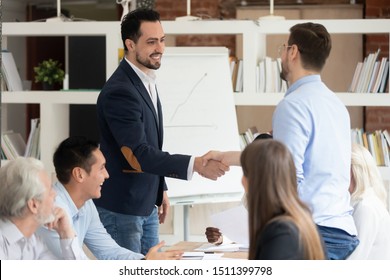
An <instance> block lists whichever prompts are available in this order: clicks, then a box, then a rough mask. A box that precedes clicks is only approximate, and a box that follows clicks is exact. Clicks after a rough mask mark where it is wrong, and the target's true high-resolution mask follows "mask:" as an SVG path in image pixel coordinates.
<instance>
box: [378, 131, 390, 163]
mask: <svg viewBox="0 0 390 280" xmlns="http://www.w3.org/2000/svg"><path fill="white" fill-rule="evenodd" d="M380 137H381V139H380V141H381V146H382V151H383V160H384V162H383V164H384V166H390V155H389V154H390V153H389V145H387V142H386V139H385V136H384V134H383V133H381V134H380Z"/></svg>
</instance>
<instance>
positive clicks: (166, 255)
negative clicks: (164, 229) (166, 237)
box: [145, 241, 183, 260]
mask: <svg viewBox="0 0 390 280" xmlns="http://www.w3.org/2000/svg"><path fill="white" fill-rule="evenodd" d="M164 245H165V242H164V241H161V242H160V243H158V244H157V245H156V246H154V247H152V248H150V250H149V252H148V253H147V254H146V256H145V259H147V260H179V259H180V258H181V256H182V255H183V252H182V251H179V250H175V251H165V252H159V251H158V250H159V249H161V248H162V247H163V246H164Z"/></svg>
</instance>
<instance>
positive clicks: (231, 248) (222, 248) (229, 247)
mask: <svg viewBox="0 0 390 280" xmlns="http://www.w3.org/2000/svg"><path fill="white" fill-rule="evenodd" d="M239 250H240V244H222V245H214V244H208V243H205V244H203V245H201V246H200V247H198V248H196V249H195V251H201V252H237V251H239Z"/></svg>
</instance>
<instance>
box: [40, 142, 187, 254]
mask: <svg viewBox="0 0 390 280" xmlns="http://www.w3.org/2000/svg"><path fill="white" fill-rule="evenodd" d="M53 161H54V166H55V170H56V173H57V178H58V180H59V182H56V183H55V185H54V189H55V190H56V192H57V197H56V204H57V205H58V206H60V207H61V208H63V209H64V210H65V211H66V212H67V214H68V216H69V218H70V220H71V221H72V225H73V228H74V230H75V231H76V233H77V236H78V240H79V246H80V247H82V246H83V243H84V244H85V245H86V246H87V247H88V249H89V250H90V251H91V252H92V254H93V255H94V256H95V257H96V258H97V259H116V260H119V259H122V260H128V259H135V260H137V259H138V260H139V259H147V260H148V259H151V260H152V259H179V258H180V257H181V255H182V252H180V251H167V252H158V251H159V249H160V248H161V247H162V246H163V245H164V242H160V243H159V244H158V245H156V246H154V247H152V248H151V249H150V250H149V252H148V253H147V254H146V256H144V255H142V254H139V253H135V252H132V251H130V250H128V249H125V248H123V247H120V246H119V245H118V244H117V243H116V242H115V241H114V240H113V239H112V238H111V236H110V235H109V234H108V233H107V231H106V229H105V228H104V226H103V224H102V223H101V221H100V218H99V214H98V212H97V210H96V206H95V204H94V203H93V201H92V199H94V198H99V197H100V195H101V193H100V192H101V187H102V185H103V183H104V181H105V180H106V179H108V178H109V175H108V172H107V170H106V167H105V164H106V160H105V158H104V156H103V154H102V152H101V151H100V149H99V146H98V144H97V143H96V142H93V141H89V140H87V139H85V138H84V137H70V138H68V139H66V140H64V141H63V142H62V143H61V144H60V145H59V147H58V148H57V150H56V151H55V153H54V157H53ZM38 234H39V235H41V237H42V239H43V240H45V242H46V244H47V246H48V247H49V248H50V249H51V251H52V252H54V253H55V254H56V255H58V254H60V240H59V237H58V234H56V232H55V231H52V230H49V229H47V228H44V227H42V228H40V229H39V231H38ZM84 258H85V259H88V257H87V256H86V255H85V254H84Z"/></svg>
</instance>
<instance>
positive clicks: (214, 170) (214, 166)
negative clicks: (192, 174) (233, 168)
mask: <svg viewBox="0 0 390 280" xmlns="http://www.w3.org/2000/svg"><path fill="white" fill-rule="evenodd" d="M194 171H196V172H198V173H199V175H201V176H203V177H206V178H208V179H211V180H214V181H215V180H217V179H218V178H219V177H221V176H222V175H225V172H226V171H229V166H226V165H224V164H223V163H221V162H219V161H216V160H209V161H208V162H207V164H206V165H203V159H202V157H196V158H195V163H194Z"/></svg>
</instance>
